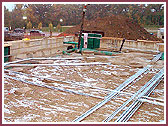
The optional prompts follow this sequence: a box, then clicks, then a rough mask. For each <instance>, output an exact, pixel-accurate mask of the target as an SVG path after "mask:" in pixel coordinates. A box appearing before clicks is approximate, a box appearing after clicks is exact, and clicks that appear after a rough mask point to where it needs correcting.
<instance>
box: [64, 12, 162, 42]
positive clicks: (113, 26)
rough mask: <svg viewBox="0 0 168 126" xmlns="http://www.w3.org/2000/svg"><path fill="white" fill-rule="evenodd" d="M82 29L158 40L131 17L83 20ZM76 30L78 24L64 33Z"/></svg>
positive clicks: (109, 35) (113, 35)
mask: <svg viewBox="0 0 168 126" xmlns="http://www.w3.org/2000/svg"><path fill="white" fill-rule="evenodd" d="M83 30H101V31H103V32H104V33H105V35H104V36H105V37H117V38H126V39H129V40H137V39H142V40H152V41H158V40H159V39H158V38H156V37H155V36H152V35H150V33H148V32H147V31H146V30H145V29H144V28H143V27H141V26H140V25H139V24H138V23H136V22H135V21H134V20H133V19H130V18H127V17H124V16H114V15H113V16H110V17H104V18H97V19H95V20H91V21H88V20H85V23H84V28H83ZM78 31H80V25H77V26H74V27H72V28H69V29H68V30H67V31H65V33H68V34H75V33H76V32H78Z"/></svg>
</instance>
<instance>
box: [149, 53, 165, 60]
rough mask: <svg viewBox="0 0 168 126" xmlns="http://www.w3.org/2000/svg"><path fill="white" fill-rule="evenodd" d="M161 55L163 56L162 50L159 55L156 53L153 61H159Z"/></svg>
mask: <svg viewBox="0 0 168 126" xmlns="http://www.w3.org/2000/svg"><path fill="white" fill-rule="evenodd" d="M161 56H162V52H161V53H159V54H158V55H156V56H155V57H154V58H153V59H152V60H151V62H157V61H158V60H159V59H160V58H161Z"/></svg>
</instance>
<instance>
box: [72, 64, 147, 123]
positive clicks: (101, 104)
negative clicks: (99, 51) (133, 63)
mask: <svg viewBox="0 0 168 126" xmlns="http://www.w3.org/2000/svg"><path fill="white" fill-rule="evenodd" d="M148 69H149V66H147V67H145V68H143V69H142V70H140V71H138V72H137V73H136V74H134V75H133V76H131V77H130V78H128V79H127V80H126V81H125V82H124V83H122V84H121V85H120V86H119V87H117V88H116V89H115V90H116V91H121V90H122V89H123V88H124V87H126V86H127V85H128V84H130V83H131V82H133V81H134V80H135V79H136V78H137V77H139V76H140V75H141V74H142V73H144V72H145V71H147V70H148ZM116 94H117V93H116V92H111V93H110V94H109V95H108V96H106V97H105V99H104V100H103V101H101V102H99V103H98V104H97V105H95V106H94V107H92V108H91V109H89V110H88V111H86V112H85V113H84V114H82V115H81V116H79V117H77V118H76V119H75V120H73V122H80V121H81V120H83V119H84V118H86V117H87V116H88V115H90V114H91V113H93V112H94V111H95V110H97V109H99V108H100V107H101V106H103V105H104V104H106V103H107V102H108V101H110V100H111V99H112V98H113V97H114V96H115V95H116Z"/></svg>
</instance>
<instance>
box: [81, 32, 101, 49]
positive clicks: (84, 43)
mask: <svg viewBox="0 0 168 126" xmlns="http://www.w3.org/2000/svg"><path fill="white" fill-rule="evenodd" d="M101 38H102V35H101V34H96V33H82V36H81V46H80V49H82V48H89V49H97V48H100V39H101Z"/></svg>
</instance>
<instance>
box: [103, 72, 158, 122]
mask: <svg viewBox="0 0 168 126" xmlns="http://www.w3.org/2000/svg"><path fill="white" fill-rule="evenodd" d="M157 76H158V74H156V75H155V76H154V77H153V78H152V79H151V80H150V81H149V82H148V83H146V84H145V85H144V86H143V87H142V88H141V89H139V90H138V91H137V92H136V93H135V94H134V95H133V96H132V97H131V98H130V99H128V100H127V101H126V102H125V103H124V104H123V105H121V106H120V107H119V108H118V109H116V110H115V111H114V112H113V113H112V114H111V115H110V116H108V117H107V118H106V119H105V120H104V122H109V121H110V120H112V119H113V118H114V117H115V116H116V115H117V114H118V113H119V112H120V111H121V110H122V109H123V108H124V107H125V106H126V105H128V104H129V103H130V102H131V101H132V100H133V99H134V98H136V97H137V96H138V94H139V93H140V92H142V91H143V90H145V89H146V88H147V86H149V85H150V84H151V83H152V82H153V81H154V80H155V79H156V78H157Z"/></svg>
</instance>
